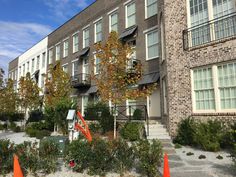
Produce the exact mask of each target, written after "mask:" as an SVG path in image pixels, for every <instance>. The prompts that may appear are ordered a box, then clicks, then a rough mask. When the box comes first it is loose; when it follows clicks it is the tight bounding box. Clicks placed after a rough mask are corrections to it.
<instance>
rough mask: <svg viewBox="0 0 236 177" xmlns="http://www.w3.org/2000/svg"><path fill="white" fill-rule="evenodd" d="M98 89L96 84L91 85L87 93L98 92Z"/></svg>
mask: <svg viewBox="0 0 236 177" xmlns="http://www.w3.org/2000/svg"><path fill="white" fill-rule="evenodd" d="M97 91H98V88H97V86H96V85H94V86H91V87H90V88H89V89H88V91H87V92H86V93H85V94H86V95H89V94H92V93H96V92H97Z"/></svg>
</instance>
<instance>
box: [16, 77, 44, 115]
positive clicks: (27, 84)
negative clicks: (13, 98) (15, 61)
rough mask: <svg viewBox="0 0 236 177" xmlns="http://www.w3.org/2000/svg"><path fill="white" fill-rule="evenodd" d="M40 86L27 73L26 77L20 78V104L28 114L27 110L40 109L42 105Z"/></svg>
mask: <svg viewBox="0 0 236 177" xmlns="http://www.w3.org/2000/svg"><path fill="white" fill-rule="evenodd" d="M39 92H40V88H39V87H38V85H37V83H36V82H35V81H34V80H33V79H32V78H31V77H30V73H27V74H26V76H25V77H21V78H20V82H19V92H18V94H19V105H20V107H21V108H22V109H23V110H24V113H25V114H26V113H27V111H28V110H29V111H32V110H34V109H38V108H39V107H40V105H41V102H42V100H41V98H40V96H39Z"/></svg>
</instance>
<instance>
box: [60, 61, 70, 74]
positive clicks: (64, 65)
mask: <svg viewBox="0 0 236 177" xmlns="http://www.w3.org/2000/svg"><path fill="white" fill-rule="evenodd" d="M61 67H62V70H63V71H64V72H65V73H68V72H69V70H68V63H65V64H63V65H61ZM65 68H66V69H67V71H65Z"/></svg>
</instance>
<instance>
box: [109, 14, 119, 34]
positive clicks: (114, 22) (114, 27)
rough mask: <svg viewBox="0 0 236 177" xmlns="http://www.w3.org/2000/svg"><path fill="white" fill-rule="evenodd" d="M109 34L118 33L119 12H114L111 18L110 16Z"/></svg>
mask: <svg viewBox="0 0 236 177" xmlns="http://www.w3.org/2000/svg"><path fill="white" fill-rule="evenodd" d="M109 25H110V26H109V32H111V31H115V32H118V13H117V12H113V13H112V14H111V15H110V16H109Z"/></svg>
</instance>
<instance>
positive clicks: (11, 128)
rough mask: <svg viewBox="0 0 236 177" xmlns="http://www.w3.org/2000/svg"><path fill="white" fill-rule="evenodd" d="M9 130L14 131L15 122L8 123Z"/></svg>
mask: <svg viewBox="0 0 236 177" xmlns="http://www.w3.org/2000/svg"><path fill="white" fill-rule="evenodd" d="M9 128H10V130H12V131H14V130H15V128H16V123H15V122H10V126H9Z"/></svg>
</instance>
